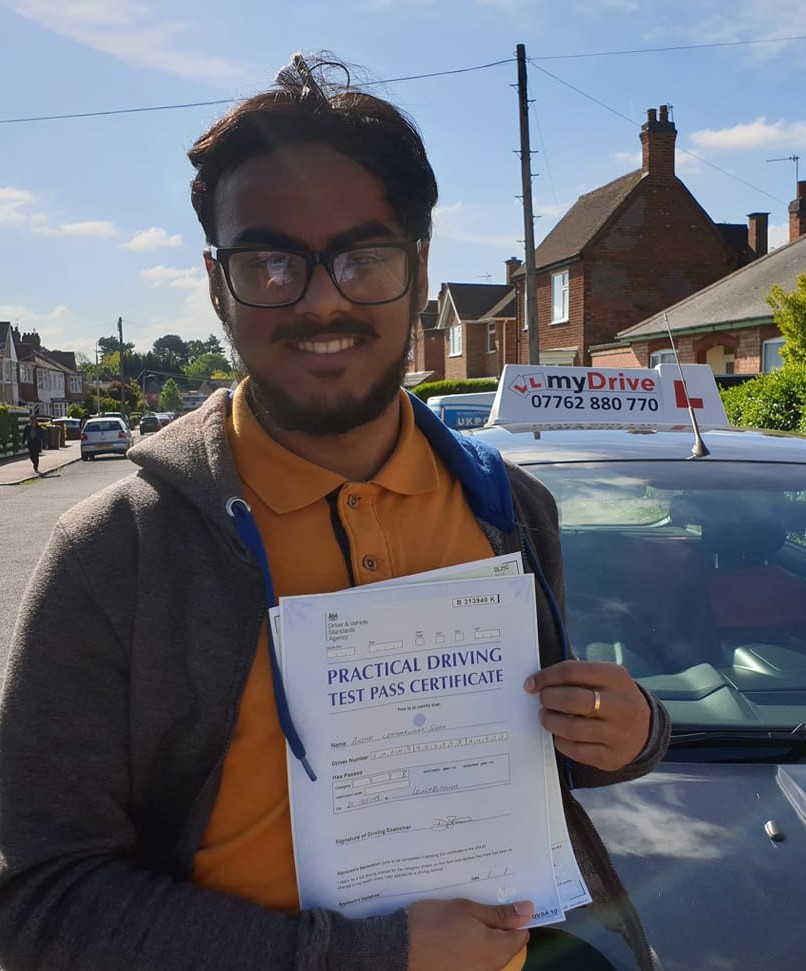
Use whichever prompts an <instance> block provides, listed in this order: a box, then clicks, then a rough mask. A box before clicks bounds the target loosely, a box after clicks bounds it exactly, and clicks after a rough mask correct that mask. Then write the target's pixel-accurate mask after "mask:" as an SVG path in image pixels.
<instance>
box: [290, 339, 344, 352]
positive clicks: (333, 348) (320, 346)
mask: <svg viewBox="0 0 806 971" xmlns="http://www.w3.org/2000/svg"><path fill="white" fill-rule="evenodd" d="M355 344H356V339H355V338H354V337H337V338H332V339H330V340H324V341H300V342H299V344H298V345H297V346H298V347H299V349H300V350H301V351H307V352H308V353H309V354H338V353H339V351H348V350H349V349H350V348H351V347H355Z"/></svg>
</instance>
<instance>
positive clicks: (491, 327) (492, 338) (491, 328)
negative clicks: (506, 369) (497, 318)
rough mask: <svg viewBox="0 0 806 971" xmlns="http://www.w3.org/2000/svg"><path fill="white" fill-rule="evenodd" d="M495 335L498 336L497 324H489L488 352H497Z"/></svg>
mask: <svg viewBox="0 0 806 971" xmlns="http://www.w3.org/2000/svg"><path fill="white" fill-rule="evenodd" d="M495 337H496V326H495V324H487V353H488V354H495Z"/></svg>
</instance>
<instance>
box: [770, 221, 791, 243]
mask: <svg viewBox="0 0 806 971" xmlns="http://www.w3.org/2000/svg"><path fill="white" fill-rule="evenodd" d="M788 242H789V223H788V222H787V223H770V225H769V229H768V230H767V246H768V248H769V249H771V250H774V249H778V247H779V246H783V245H784V243H788Z"/></svg>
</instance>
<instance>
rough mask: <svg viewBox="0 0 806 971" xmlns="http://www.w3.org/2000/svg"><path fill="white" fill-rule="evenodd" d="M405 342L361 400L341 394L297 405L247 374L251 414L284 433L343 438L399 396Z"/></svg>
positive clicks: (273, 386) (406, 349)
mask: <svg viewBox="0 0 806 971" xmlns="http://www.w3.org/2000/svg"><path fill="white" fill-rule="evenodd" d="M409 343H410V342H409V341H407V342H406V345H405V346H404V348H403V351H402V352H401V354H400V355H399V356H398V357H397V358H396V359H395V360H393V361H392V362H391V363H390V364H389V366H388V367H387V368H386V369H385V370H384V371H383V372H382V373H381V374H380V375H379V376H378V378H377V379H376V380H375V382H374V383H373V384H372V385H371V386H370V387H369V389H368V390H367V391H366V392H365V393H364V394H363V396H361V397H357V396H356V395H355V394H354V393H352V392H349V391H345V392H344V393H343V394H341V395H340V396H339V397H338V398H336V399H335V400H330V401H327V402H325V401H314V402H310V403H309V402H301V401H297V400H295V399H294V398H292V397H291V396H290V395H289V394H287V393H286V392H285V391H283V389H282V388H279V387H278V386H277V385H276V384H274V383H273V382H272V381H268V380H266V379H265V378H258V377H255V376H254V375H250V377H249V384H250V389H251V392H252V393H251V398H252V402H253V406H254V409H255V414H256V416H257V418H258V420H259V421H261V423H268V425H269V427H271V426H274V427H275V428H279V429H282V430H283V431H287V432H305V433H306V434H308V435H316V436H319V437H325V436H328V435H344V434H346V433H347V432H350V431H352V430H353V429H354V428H359V427H360V426H361V425H366V424H368V423H369V422H371V421H374V420H375V419H376V418H378V417H379V416H380V415H381V414H382V413H383V412H384V411H385V410H386V408H388V407H389V405H390V404H391V403H392V402H393V401H394V400H395V398H396V397H397V395H398V394H399V393H400V387H401V385H402V384H403V379H404V377H405V375H406V364H407V362H408V356H409Z"/></svg>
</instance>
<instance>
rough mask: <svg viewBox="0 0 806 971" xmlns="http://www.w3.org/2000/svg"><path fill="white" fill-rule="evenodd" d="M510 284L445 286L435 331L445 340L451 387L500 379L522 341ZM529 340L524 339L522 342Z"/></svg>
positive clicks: (441, 289)
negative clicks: (469, 380)
mask: <svg viewBox="0 0 806 971" xmlns="http://www.w3.org/2000/svg"><path fill="white" fill-rule="evenodd" d="M515 304H516V301H515V287H514V286H513V285H512V284H511V283H443V284H442V286H441V288H440V291H439V296H438V297H437V319H436V324H435V329H436V330H437V331H439V332H440V333H442V335H443V341H444V343H443V355H444V357H443V359H444V376H445V379H446V380H448V381H461V380H464V379H466V378H496V379H497V378H498V376H499V375H500V373H501V369H502V368H503V366H504V364H506V363H507V362H508V361H514V360H515V358H514V357H512V356H507V355H508V354H509V355H511V354H512V353H514V348H515V345H516V343H517V340H518V333H517V312H516V306H515ZM523 339H525V338H523Z"/></svg>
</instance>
